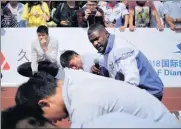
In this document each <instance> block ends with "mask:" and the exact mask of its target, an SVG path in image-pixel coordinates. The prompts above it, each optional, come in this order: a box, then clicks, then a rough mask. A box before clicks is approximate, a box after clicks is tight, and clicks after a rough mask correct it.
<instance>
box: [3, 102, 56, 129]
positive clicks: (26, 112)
mask: <svg viewBox="0 0 181 129" xmlns="http://www.w3.org/2000/svg"><path fill="white" fill-rule="evenodd" d="M47 123H48V124H50V125H53V124H52V123H51V122H50V121H49V120H47V119H46V118H45V117H43V112H42V110H41V109H40V108H32V107H29V106H24V105H16V106H12V107H9V108H7V109H5V110H3V111H2V112H1V128H2V129H17V128H25V127H26V128H40V127H41V128H42V127H46V124H47ZM53 126H54V127H55V125H53Z"/></svg>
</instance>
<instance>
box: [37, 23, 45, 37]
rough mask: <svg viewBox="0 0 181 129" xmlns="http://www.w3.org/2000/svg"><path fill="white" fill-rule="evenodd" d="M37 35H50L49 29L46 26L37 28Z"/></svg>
mask: <svg viewBox="0 0 181 129" xmlns="http://www.w3.org/2000/svg"><path fill="white" fill-rule="evenodd" d="M36 32H37V33H45V34H47V35H48V27H46V26H44V25H40V26H39V27H38V28H37V31H36Z"/></svg>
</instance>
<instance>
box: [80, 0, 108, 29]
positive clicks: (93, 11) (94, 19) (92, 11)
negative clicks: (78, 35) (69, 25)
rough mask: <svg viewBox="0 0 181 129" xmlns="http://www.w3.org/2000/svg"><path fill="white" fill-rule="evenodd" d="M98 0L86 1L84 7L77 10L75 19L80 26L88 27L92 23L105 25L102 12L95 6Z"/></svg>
mask: <svg viewBox="0 0 181 129" xmlns="http://www.w3.org/2000/svg"><path fill="white" fill-rule="evenodd" d="M97 4H98V1H87V3H86V7H83V8H82V9H80V10H79V11H78V14H77V19H78V25H79V26H80V27H89V26H90V25H92V24H94V23H100V24H102V25H105V22H104V12H103V10H102V9H100V8H99V7H97V6H98V5H97Z"/></svg>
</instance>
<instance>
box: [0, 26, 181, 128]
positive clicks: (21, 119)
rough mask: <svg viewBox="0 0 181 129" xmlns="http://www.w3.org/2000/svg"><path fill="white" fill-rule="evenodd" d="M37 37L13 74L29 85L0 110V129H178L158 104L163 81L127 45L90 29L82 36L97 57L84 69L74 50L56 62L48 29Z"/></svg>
mask: <svg viewBox="0 0 181 129" xmlns="http://www.w3.org/2000/svg"><path fill="white" fill-rule="evenodd" d="M36 32H37V37H38V38H37V39H35V40H34V41H33V42H32V44H31V46H32V47H31V58H32V59H31V62H25V63H23V64H21V65H20V66H19V67H18V69H17V72H18V73H19V74H20V75H22V76H25V77H28V81H26V82H24V83H23V84H21V85H20V86H19V87H18V89H17V92H16V96H15V102H16V105H15V106H13V107H10V108H8V109H5V110H4V111H2V117H1V120H2V121H1V123H2V128H4V129H17V128H24V127H26V128H40V127H42V128H57V127H56V125H55V123H56V122H57V121H61V120H62V119H66V118H69V121H70V125H71V126H70V127H71V128H96V127H99V128H108V127H109V128H113V127H114V128H148V127H149V128H181V123H180V122H179V117H180V115H179V114H178V113H179V112H177V115H173V114H172V113H170V111H169V110H168V109H167V108H166V106H165V105H164V104H163V103H162V97H163V88H164V85H163V83H162V80H161V79H160V77H159V76H158V75H157V73H156V71H155V70H154V68H153V67H152V66H151V64H150V63H149V61H148V59H147V57H146V56H145V55H144V54H143V53H142V52H141V51H140V50H139V49H137V48H135V46H133V45H132V44H131V43H130V42H128V41H125V40H123V39H121V37H119V36H117V35H115V34H112V33H109V32H108V31H107V30H106V28H105V26H104V25H102V24H101V23H95V24H92V25H91V26H90V27H89V29H88V31H87V37H88V39H89V41H90V43H91V44H92V45H93V46H94V47H95V49H97V51H98V52H99V53H100V54H101V56H100V58H99V59H98V62H94V63H95V64H94V65H92V66H91V67H90V68H89V69H87V70H86V69H85V67H86V65H87V64H86V62H85V60H84V59H83V58H82V55H79V54H78V53H77V52H76V51H74V50H65V51H64V52H62V53H61V55H60V57H59V59H58V60H57V57H58V56H59V55H58V51H59V43H58V40H56V38H54V37H52V36H50V35H49V30H48V27H47V26H45V25H40V26H39V27H38V28H37V31H36ZM96 58H97V57H96ZM88 59H89V58H88ZM19 112H21V113H20V115H18V114H17V113H19Z"/></svg>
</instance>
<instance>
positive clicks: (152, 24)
mask: <svg viewBox="0 0 181 129" xmlns="http://www.w3.org/2000/svg"><path fill="white" fill-rule="evenodd" d="M153 4H154V6H155V8H156V10H157V12H158V15H159V17H160V21H161V23H162V25H164V26H165V23H164V15H165V9H164V5H163V3H162V2H161V1H153ZM150 27H151V28H157V22H156V20H155V18H154V17H153V16H152V17H151V22H150Z"/></svg>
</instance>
